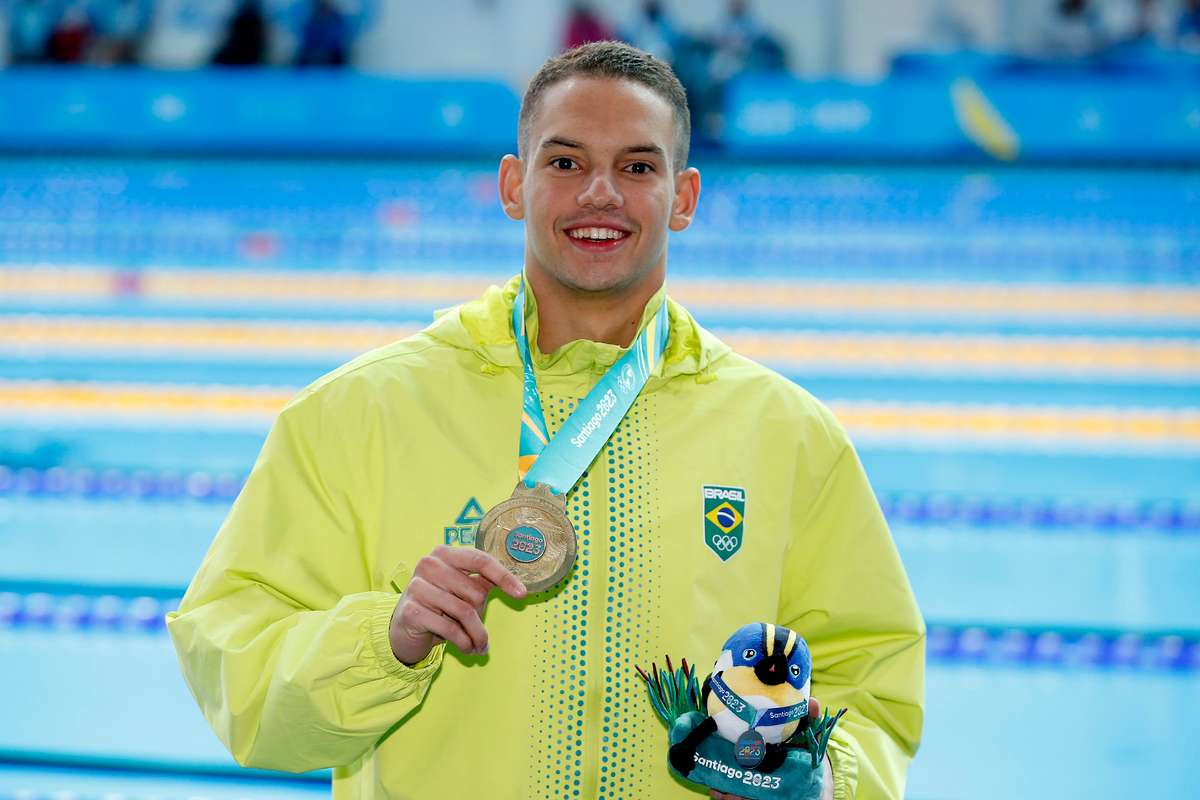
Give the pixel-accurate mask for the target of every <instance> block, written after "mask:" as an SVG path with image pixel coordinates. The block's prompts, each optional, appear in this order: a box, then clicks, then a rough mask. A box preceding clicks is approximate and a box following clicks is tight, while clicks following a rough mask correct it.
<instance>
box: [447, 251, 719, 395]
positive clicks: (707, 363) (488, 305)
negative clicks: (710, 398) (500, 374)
mask: <svg viewBox="0 0 1200 800" xmlns="http://www.w3.org/2000/svg"><path fill="white" fill-rule="evenodd" d="M520 286H521V276H520V275H514V276H513V277H512V278H511V279H509V281H508V282H507V283H506V284H505V285H504V286H491V287H489V288H488V290H487V291H486V292H484V294H483V296H482V297H480V298H479V299H478V300H472V301H471V302H468V303H464V304H462V305H460V306H455V307H454V308H450V309H447V310H444V311H439V312H437V315H436V317H437V318H436V319H435V321H434V323H433V324H432V325H430V326H429V327H428V328H426V329H425V333H426V335H428V336H430V337H432V338H434V339H436V340H438V341H439V342H443V343H445V344H448V345H450V346H452V347H456V348H459V349H461V350H469V351H471V352H473V353H475V354H476V355H477V356H478V357H479V358H480V360H482V361H483V362H485V364H491V365H494V366H496V367H501V368H508V367H516V368H518V369H519V368H520V367H521V356H520V353H518V352H517V346H516V340H515V339H514V338H513V330H512V323H511V322H510V319H511V316H512V306H513V301H514V299H515V298H516V295H517V292H518V291H519V290H520ZM664 302H665V303H666V304H667V313H668V319H669V323H670V330H669V333H668V335H667V348H666V352H665V353H664V354H663V359H662V362H661V363H662V373H661V377H663V378H671V377H673V376H676V375H701V374H705V373H707V372H708V370H709V369H710V368H711V367H712V366H713V365H715V364H716V363H717V362H718V361H719V360H720V359H721V358H723V357H724V356H725V355H726V354H728V353H729V347H728V345H726V344H725V343H723V342H722V341H720V340H719V339H717V337H715V336H713V335H712V334H711V333H709V332H708V331H707V330H705V329H704V328H702V327H701V326H700V325H699V324H698V323H697V322H696V320H695V319H693V318H692V315H691V314H689V313H688V312H687V310H686V309H685V308H684V307H683V306H681V305H679V304H678V303H676V302H675V301H674V300H672V299H670V298H669V297H667V294H666V288H665V287H664V288H662V289H659V290H658V293H656V294H655V295H654V296H653V297H652V298H650V302H648V303H647V304H646V309H645V311H643V312H642V320H641V322H640V323H639V325H638V332H639V333H640V332H641V330H642V329H643V328H644V327H645V326H646V325H647V323H649V321H650V318H651V317H653V315H654V313H655V312H656V311H657V310H658V308H659V307H660V306H661V305H662V303H664ZM525 314H526V325H527V328H528V331H529V347H530V353H531V355H532V357H533V363H534V367H535V369H537V371H538V372H539V373H545V374H549V375H570V374H575V373H579V372H603V371H604V370H606V369H608V367H610V366H612V364H613V363H614V362H616V360H617V359H618V358H620V357H621V355H622V354H623V353H624V352H625V349H624V348H621V347H618V346H617V345H613V344H606V343H604V342H592V341H587V340H584V339H579V340H576V341H574V342H569V343H567V344H565V345H563V346H562V347H560V348H559V349H558V350H556V351H554V352H553V353H549V354H543V353H542V352H541V351H539V350H538V347H537V300H536V298H535V297H534V296H533V292H529V293H528V295H527V296H526V310H525ZM651 380H652V381H653V380H654V378H653V377H651Z"/></svg>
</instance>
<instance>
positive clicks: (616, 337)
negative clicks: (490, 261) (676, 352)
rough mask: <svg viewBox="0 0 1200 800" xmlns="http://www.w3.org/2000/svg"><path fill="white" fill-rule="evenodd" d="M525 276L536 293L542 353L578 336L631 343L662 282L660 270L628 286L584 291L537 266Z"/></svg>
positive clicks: (550, 351)
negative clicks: (541, 270)
mask: <svg viewBox="0 0 1200 800" xmlns="http://www.w3.org/2000/svg"><path fill="white" fill-rule="evenodd" d="M526 277H527V279H528V281H529V285H530V288H531V289H532V290H533V293H534V295H535V296H536V297H537V314H538V336H537V343H538V350H540V351H541V352H543V353H553V352H554V351H555V350H557V349H558V348H560V347H562V346H563V345H564V344H567V343H568V342H573V341H575V340H577V339H586V340H588V341H592V342H605V343H607V344H615V345H617V346H618V347H629V346H630V345H631V344H632V343H633V340H634V338H635V337H636V336H637V332H638V324H639V323H640V322H641V321H642V314H643V312H644V311H645V310H646V303H648V302H650V298H651V297H653V296H654V293H655V292H657V291H658V290H659V289H660V288H661V287H662V284H663V276H662V274H661V273H659V275H658V276H652V275H651V276H647V278H646V279H645V280H643V281H641V282H640V283H638V284H635V285H634V286H630V287H628V288H626V289H622V290H618V291H612V292H583V291H580V290H578V289H572V288H570V287H568V286H564V285H563V284H561V283H559V281H558V280H557V279H556V278H554V277H553V276H549V275H543V274H541V273H539V272H538V271H537V270H534V269H530V270H527V271H526Z"/></svg>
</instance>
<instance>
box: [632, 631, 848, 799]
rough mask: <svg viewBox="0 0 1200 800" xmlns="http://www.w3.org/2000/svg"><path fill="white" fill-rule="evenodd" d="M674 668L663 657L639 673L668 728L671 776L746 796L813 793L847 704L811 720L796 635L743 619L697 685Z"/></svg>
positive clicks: (812, 705) (808, 659) (802, 647)
mask: <svg viewBox="0 0 1200 800" xmlns="http://www.w3.org/2000/svg"><path fill="white" fill-rule="evenodd" d="M682 664H683V665H682V667H680V668H679V669H674V668H673V667H672V666H671V660H670V659H669V658H668V659H667V669H666V671H665V672H660V671H659V670H658V666H657V665H651V673H649V674H648V673H646V672H643V671H642V670H641V669H638V674H639V675H641V676H642V678H643V679H644V680H645V681H646V686H647V689H648V690H649V692H650V701H651V703H652V704H653V705H654V709H655V711H656V712H657V713H658V715H659V717H661V718H662V720H663V721H664V722H666V723H667V726H668V727H669V729H670V731H669V739H670V743H671V747H670V750H669V758H668V760H669V762H670V767H671V771H672V772H674V773H675V774H676V775H678V776H679V777H681V778H683V779H685V780H689V781H692V782H694V783H699V784H701V785H704V786H707V787H709V788H712V789H717V790H718V791H722V792H726V793H728V794H733V795H737V796H739V797H747V798H753V800H760V799H765V798H780V799H781V800H809V798H816V797H819V796H820V794H821V780H822V775H823V770H822V767H821V761H822V760H823V759H824V757H825V750H826V748H827V746H828V744H829V736H830V734H831V733H832V732H833V728H834V726H835V725H836V724H837V722H838V720H840V719H841V718H842V715H843V714H844V713H845V712H846V709H844V708H843V709H842V710H841V711H839V712H838V713H837V715H836V716H833V717H830V716H829V714H828V713H825V714H823V715H822V716H821V718H820V719H817V707H818V704H817V701H816V700H815V699H813V698H810V697H809V688H810V686H811V683H812V656H811V655H810V654H809V652H808V645H807V644H806V643H805V641H804V639H803V638H801V637H800V636H799V635H797V634H796V632H795V631H793V630H789V629H788V628H784V627H782V626H778V625H772V624H770V623H753V624H750V625H743V626H742V627H740V628H738V629H737V630H736V631H734V633H733V635H732V636H730V637H729V639H727V640H726V642H725V646H724V647H723V648H722V650H721V655H720V656H719V657H718V658H717V661H716V663H715V664H714V665H713V671H712V674H711V675H709V676H708V677H707V678H706V679H705V680H704V684H703V687H701V686H700V685H699V684H698V683H697V681H696V674H695V670H694V669H693V668H689V667H688V664H687V661H686V660H684V661H683V662H682Z"/></svg>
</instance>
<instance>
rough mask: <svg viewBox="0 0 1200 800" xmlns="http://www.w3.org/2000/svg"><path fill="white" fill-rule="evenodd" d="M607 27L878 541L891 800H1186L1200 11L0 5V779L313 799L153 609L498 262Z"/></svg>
mask: <svg viewBox="0 0 1200 800" xmlns="http://www.w3.org/2000/svg"><path fill="white" fill-rule="evenodd" d="M614 37H615V38H622V39H625V40H627V41H630V42H632V43H634V44H636V45H638V46H641V47H644V48H646V49H648V50H650V51H651V52H654V53H656V54H658V55H660V56H662V57H663V58H666V59H668V60H670V61H671V63H672V64H673V65H674V66H675V68H676V70H677V71H678V73H679V75H680V77H681V79H682V80H683V81H684V82H685V84H686V85H687V89H688V92H689V96H690V101H691V103H692V107H693V114H694V117H695V120H696V126H695V127H696V141H695V145H694V152H695V158H694V163H695V164H696V165H697V166H699V167H700V169H701V171H702V172H703V175H704V195H703V199H702V203H701V205H700V213H699V216H698V218H697V220H696V224H695V225H693V227H692V228H691V229H690V230H689V231H687V232H686V234H684V235H681V236H678V237H676V238H675V239H674V240H673V242H672V250H671V278H670V284H669V285H670V288H671V291H672V293H673V294H674V295H675V296H676V297H677V298H678V299H680V300H681V301H683V302H684V303H685V304H686V305H688V306H689V307H690V308H691V309H692V310H693V312H694V313H695V314H696V316H697V317H698V318H699V320H700V321H701V322H702V324H704V325H706V326H707V327H710V328H711V329H713V330H715V331H716V332H717V333H718V335H720V336H722V337H723V338H725V339H726V340H727V341H728V342H730V343H731V344H732V345H734V346H735V347H736V348H738V349H739V350H741V351H742V352H743V353H745V354H747V355H749V356H752V357H754V358H757V359H759V360H761V361H763V362H766V363H767V364H770V365H771V366H773V367H775V368H776V369H778V370H779V371H781V372H782V373H784V374H785V375H787V376H789V377H791V378H793V379H794V380H796V381H797V382H799V383H801V384H802V385H804V386H805V387H806V388H808V389H809V390H810V391H812V392H813V393H815V394H816V395H817V396H818V397H819V398H821V399H822V400H824V401H825V402H826V403H828V404H829V405H830V406H832V408H833V409H834V410H835V411H836V412H837V413H838V415H839V416H840V418H841V419H842V420H843V421H844V422H845V424H846V426H847V427H848V428H849V430H850V432H851V435H852V436H853V438H854V440H855V442H856V443H857V445H858V448H859V450H860V452H861V454H862V457H863V460H864V462H865V464H866V466H867V469H868V472H869V473H870V475H871V478H872V481H873V484H874V486H875V489H876V491H877V493H878V496H879V500H880V502H881V504H882V506H883V508H884V511H885V513H886V514H887V516H888V518H889V520H890V523H891V526H892V529H893V532H894V534H895V538H896V542H897V545H898V547H899V549H900V551H901V553H902V555H903V557H904V560H905V563H906V565H907V567H908V570H909V574H910V576H911V579H912V582H913V585H914V589H915V591H916V593H917V596H918V599H919V601H920V603H921V608H922V610H923V612H924V614H925V616H926V619H927V621H928V625H929V647H928V686H927V722H926V736H925V741H924V743H923V745H922V748H921V751H920V753H919V755H918V757H917V759H916V761H915V762H914V765H913V767H912V770H911V774H910V781H909V790H908V796H909V797H911V798H922V799H925V800H941V799H949V798H969V799H970V800H988V799H990V798H996V800H1000V799H1001V798H1005V799H1007V798H1034V797H1063V798H1069V797H1089V798H1125V797H1131V796H1154V797H1184V796H1191V795H1194V793H1195V791H1196V787H1197V786H1200V766H1198V764H1197V759H1196V758H1195V742H1196V740H1197V738H1200V721H1198V720H1200V459H1198V456H1200V391H1198V390H1200V285H1198V280H1197V279H1198V277H1200V172H1198V170H1197V166H1198V165H1200V2H1196V1H1195V0H1187V2H1167V1H1165V0H1164V1H1162V2H1153V1H1152V0H1105V1H1104V2H1086V1H1085V0H1062V1H1060V0H1007V1H1005V0H969V1H968V0H961V1H959V2H953V1H952V0H893V1H892V2H887V3H879V2H873V1H872V0H844V2H837V1H836V0H792V1H791V2H787V1H786V0H774V1H773V2H771V1H768V0H758V1H757V2H722V1H721V0H689V2H686V3H685V2H682V0H676V1H675V2H657V3H655V2H633V1H632V0H621V1H618V0H613V2H608V3H604V4H599V3H596V4H587V3H576V4H572V3H566V2H558V0H524V1H523V2H518V1H517V0H443V2H441V3H436V4H421V5H420V6H419V7H418V5H417V4H415V3H404V2H400V0H358V2H354V1H353V0H340V1H336V2H335V1H334V0H329V1H328V2H324V1H321V0H263V2H241V1H240V0H160V1H159V2H152V1H151V0H40V1H39V0H0V64H4V65H6V66H5V68H4V69H3V70H0V798H6V799H15V798H21V800H34V799H35V798H55V800H67V799H68V798H71V799H82V798H101V797H103V798H108V800H113V798H117V797H122V798H130V799H133V798H137V799H138V800H141V799H142V798H234V797H243V798H265V797H277V798H299V797H307V796H323V795H327V794H328V775H327V774H322V773H317V774H310V775H299V776H297V775H284V774H275V773H264V772H254V771H247V770H241V769H239V768H238V767H237V766H236V765H235V764H234V762H233V761H232V760H231V759H230V757H229V756H228V755H227V754H226V752H225V751H224V749H223V748H222V747H221V746H220V744H219V743H218V742H217V740H216V738H215V737H214V736H213V734H212V733H211V732H210V731H209V729H208V727H207V725H206V724H205V722H204V721H203V719H202V717H201V715H200V712H199V710H198V709H197V707H196V705H195V704H194V702H193V701H192V698H191V697H190V695H189V693H188V690H187V688H186V686H185V684H184V682H183V679H182V677H181V676H180V674H179V671H178V668H177V665H176V662H175V657H174V654H173V652H172V650H171V647H170V643H169V641H168V639H167V637H166V634H165V630H164V628H163V625H162V616H163V614H164V613H165V612H166V611H167V610H169V609H171V608H172V607H174V605H175V604H176V603H177V602H178V598H179V597H180V595H181V594H182V592H183V590H184V588H185V587H186V585H187V583H188V581H189V579H190V578H191V576H192V574H193V573H194V571H195V569H196V567H197V566H198V565H199V563H200V560H201V558H202V556H203V554H204V552H205V550H206V549H207V546H208V544H209V542H210V540H211V538H212V536H213V535H214V533H215V531H216V530H217V528H218V526H219V524H220V522H221V520H222V519H223V517H224V515H225V512H226V511H227V509H228V507H229V505H230V503H231V501H232V500H233V498H234V497H235V496H236V494H237V492H238V490H239V487H240V484H241V482H242V480H243V478H244V476H245V475H246V473H247V471H248V470H249V468H250V466H251V464H252V463H253V460H254V457H255V455H256V453H257V451H258V448H259V446H260V445H261V442H262V439H263V436H264V434H265V432H266V430H267V427H268V425H269V424H270V421H271V419H272V418H273V415H274V414H275V413H276V412H277V410H278V409H279V408H280V407H281V406H282V404H283V403H284V402H285V401H286V400H287V399H288V398H289V397H290V396H291V395H292V394H293V393H294V392H295V391H296V390H297V389H299V388H300V387H302V386H304V385H305V384H307V383H308V382H310V381H311V380H313V379H314V378H316V377H317V376H318V375H320V374H322V373H323V372H325V371H327V370H329V369H331V368H333V367H334V366H336V365H337V364H339V363H341V362H343V361H345V360H347V359H349V358H351V357H353V356H354V355H356V354H358V353H360V352H362V351H364V350H366V349H368V348H370V347H373V346H375V345H378V344H382V343H385V342H388V341H391V340H393V339H395V338H398V337H401V336H404V335H406V334H408V333H409V332H412V331H415V330H417V329H419V328H420V327H422V326H424V325H425V324H426V323H427V322H428V321H429V320H430V318H431V314H432V312H433V310H434V309H436V308H441V307H445V306H448V305H451V304H454V303H456V302H460V301H462V300H465V299H469V298H471V297H474V296H475V295H476V294H477V293H479V292H480V291H481V290H482V289H483V287H485V286H487V285H489V284H491V283H498V282H502V281H503V280H504V279H505V278H507V277H508V276H509V275H511V274H513V273H515V272H516V271H518V270H519V268H520V265H521V255H522V246H521V242H522V230H521V228H520V226H518V225H513V224H511V223H508V222H507V221H506V220H505V218H504V216H503V215H502V213H501V211H500V209H499V206H498V203H497V198H496V192H495V177H494V176H495V166H496V163H497V159H498V157H499V156H500V155H502V154H503V153H505V152H509V151H511V150H513V149H514V137H515V130H516V114H517V108H518V103H519V96H520V93H521V91H522V90H523V87H524V83H525V81H527V80H528V78H529V77H530V76H531V75H532V73H533V71H534V70H535V69H536V68H537V66H538V65H539V64H540V63H541V62H542V61H543V60H544V59H545V58H546V57H548V56H550V55H552V54H553V53H555V52H557V51H559V50H561V49H562V48H564V47H567V46H569V45H572V44H578V43H581V42H583V41H587V40H593V39H603V38H614ZM735 267H736V269H735ZM281 557H283V556H282V554H281ZM864 590H869V587H864Z"/></svg>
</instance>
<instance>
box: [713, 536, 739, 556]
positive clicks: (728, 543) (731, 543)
mask: <svg viewBox="0 0 1200 800" xmlns="http://www.w3.org/2000/svg"><path fill="white" fill-rule="evenodd" d="M709 541H710V543H711V544H712V546H713V547H714V548H716V549H717V550H720V551H721V552H722V553H732V552H733V551H734V550H737V548H738V545H739V544H741V541H740V540H739V539H738V537H736V536H722V535H717V536H714V537H712V539H710V540H709Z"/></svg>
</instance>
